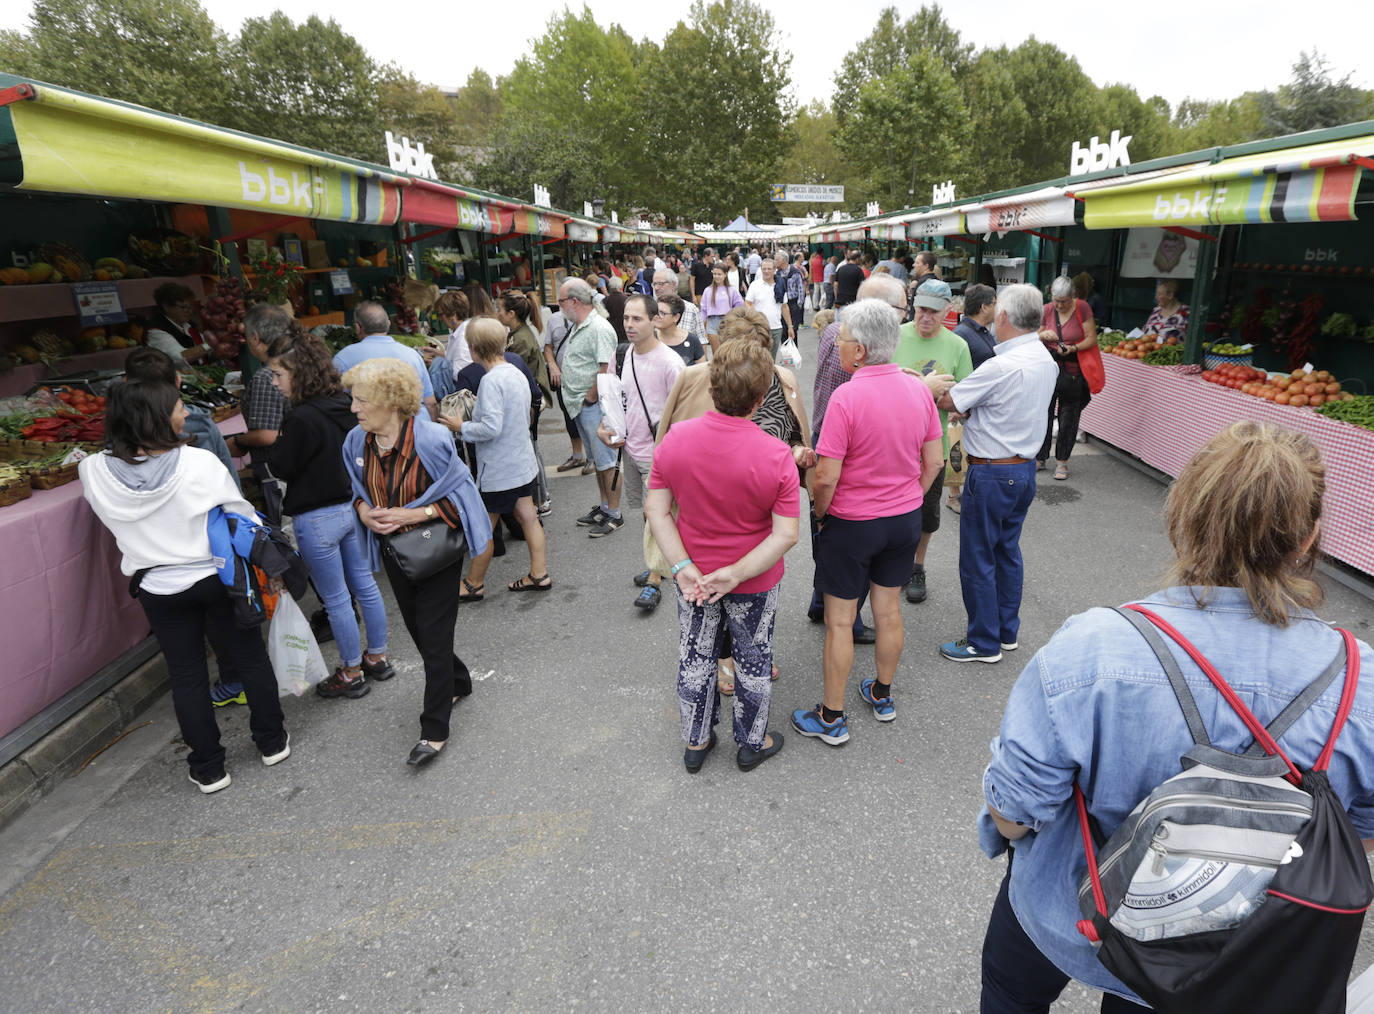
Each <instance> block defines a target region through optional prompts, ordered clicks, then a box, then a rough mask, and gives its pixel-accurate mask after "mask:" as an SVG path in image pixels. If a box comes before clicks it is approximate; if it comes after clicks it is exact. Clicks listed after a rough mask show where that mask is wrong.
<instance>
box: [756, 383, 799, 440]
mask: <svg viewBox="0 0 1374 1014" xmlns="http://www.w3.org/2000/svg"><path fill="white" fill-rule="evenodd" d="M754 422H755V423H757V424H758V427H759V429H761V430H763V432H765V433H767V434H768V435H769V436H770V437H777V438H778V439H779V440H781V441H782V442H783V443H784V444H786V445H787V446H788V447H800V446H802V444H803V443H804V441H803V440H802V432H801V424H800V423H799V422H797V416H796V413H794V412H793V411H792V409H791V408H790V407H789V406H788V404H787V393H786V392H785V391H784V390H783V389H782V382H781V381H780V380H778V375H777V373H776V372H775V373H774V374H773V380H772V382H771V383H770V384H769V385H768V393H767V394H765V395H764V396H763V404H762V405H760V406H759V410H758V411H757V412H755V413H754Z"/></svg>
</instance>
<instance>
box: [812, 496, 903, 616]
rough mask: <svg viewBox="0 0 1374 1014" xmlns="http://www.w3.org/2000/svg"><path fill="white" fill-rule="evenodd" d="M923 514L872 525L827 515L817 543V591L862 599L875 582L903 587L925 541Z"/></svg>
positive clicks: (898, 517)
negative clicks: (922, 527) (917, 544)
mask: <svg viewBox="0 0 1374 1014" xmlns="http://www.w3.org/2000/svg"><path fill="white" fill-rule="evenodd" d="M920 513H921V512H920V510H919V509H917V510H914V511H908V512H907V513H905V514H898V515H896V516H895V517H890V518H873V519H872V520H871V521H847V520H845V519H844V518H837V517H833V516H830V517H827V518H826V519H825V525H824V527H822V528H821V534H820V536H819V538H818V539H817V541H816V589H817V590H818V591H820V592H821V593H822V594H825V595H834V596H835V597H836V598H841V599H857V598H859V596H861V595H862V594H863V593H864V591H865V590H867V588H868V585H869V583H870V582H872V583H873V584H876V585H878V586H879V587H881V588H900V587H901V586H902V585H904V584H906V582H907V581H908V580H909V579H910V577H911V565H912V562H913V561H914V560H915V559H916V543H917V542H918V541H919V540H920V537H921V518H920Z"/></svg>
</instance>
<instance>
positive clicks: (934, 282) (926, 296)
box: [912, 278, 953, 310]
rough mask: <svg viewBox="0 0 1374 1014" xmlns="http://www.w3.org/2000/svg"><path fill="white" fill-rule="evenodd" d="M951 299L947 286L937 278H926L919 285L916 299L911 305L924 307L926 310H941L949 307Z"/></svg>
mask: <svg viewBox="0 0 1374 1014" xmlns="http://www.w3.org/2000/svg"><path fill="white" fill-rule="evenodd" d="M951 298H953V297H952V296H951V295H950V292H949V286H948V285H946V284H945V283H944V282H942V281H940V279H938V278H928V279H926V280H925V281H924V282H922V283H921V287H920V288H918V289H917V290H916V298H915V299H913V300H912V303H913V304H914V305H916V306H924V307H925V308H926V309H927V310H943V309H944V308H945V307H947V306H948V305H949V301H950V299H951Z"/></svg>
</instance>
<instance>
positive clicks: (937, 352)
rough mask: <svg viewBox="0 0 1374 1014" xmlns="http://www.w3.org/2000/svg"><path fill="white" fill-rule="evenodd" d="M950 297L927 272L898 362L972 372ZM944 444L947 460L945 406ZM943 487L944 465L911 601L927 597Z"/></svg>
mask: <svg viewBox="0 0 1374 1014" xmlns="http://www.w3.org/2000/svg"><path fill="white" fill-rule="evenodd" d="M898 284H899V285H900V284H901V283H898ZM949 301H950V292H949V286H948V285H946V284H945V283H944V282H942V281H940V279H938V278H928V279H926V281H924V282H922V283H921V286H920V287H919V288H918V289H917V290H916V294H915V296H914V297H913V303H914V304H915V305H914V308H913V309H914V313H915V319H914V320H913V321H911V322H910V323H907V324H903V325H902V332H901V339H900V340H899V341H898V343H897V352H896V354H895V355H894V356H893V358H892V361H893V362H895V363H897V364H898V365H900V366H904V367H906V368H907V369H909V370H915V371H916V372H917V373H921V374H925V375H930V374H948V375H952V376H953V377H954V380H955V382H956V383H957V382H958V381H960V380H963V379H964V378H965V377H967V376H968V375H969V374H970V373H972V372H973V360H972V359H971V358H970V356H969V350H968V342H966V341H964V339H962V338H960V337H959V336H958V335H957V334H955V333H954V332H953V331H951V330H949V328H947V327H945V326H944V325H943V324H942V323H941V320H942V318H943V317H944V315H945V310H946V309H948V308H949ZM940 447H941V450H942V452H943V454H944V460H945V464H946V465H948V464H949V413H948V412H946V411H944V410H943V409H942V410H941V411H940ZM944 488H945V470H944V469H943V468H942V469H940V474H939V475H937V476H936V477H935V482H934V483H933V484H932V485H931V487H930V490H929V491H928V492H927V493H926V497H925V500H924V501H923V502H922V504H921V540H920V541H919V542H918V543H917V544H916V559H915V563H914V565H913V566H912V570H911V581H910V582H909V583H908V584H907V587H906V600H907V601H908V602H924V601H925V599H926V550H927V549H929V548H930V537H931V536H932V535H934V534H935V533H936V532H937V531H939V529H940V494H941V492H942V491H943V490H944Z"/></svg>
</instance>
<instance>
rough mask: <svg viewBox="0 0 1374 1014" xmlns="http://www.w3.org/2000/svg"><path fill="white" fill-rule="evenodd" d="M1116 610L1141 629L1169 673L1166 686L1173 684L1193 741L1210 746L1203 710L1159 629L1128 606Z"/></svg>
mask: <svg viewBox="0 0 1374 1014" xmlns="http://www.w3.org/2000/svg"><path fill="white" fill-rule="evenodd" d="M1115 611H1116V612H1117V613H1118V614H1119V615H1121V616H1123V617H1125V619H1126V622H1128V623H1129V624H1130V625H1131V626H1133V627H1135V629H1136V630H1138V631H1140V635H1141V636H1142V637H1144V638H1145V640H1146V642H1147V643H1148V644H1149V645H1150V648H1151V649H1152V650H1153V651H1154V653H1155V657H1156V658H1158V659H1159V664H1160V665H1162V666H1163V667H1164V674H1165V675H1166V676H1168V677H1169V686H1171V687H1173V689H1174V696H1175V697H1177V698H1178V706H1179V707H1180V708H1182V709H1183V720H1184V721H1186V722H1187V723H1188V732H1189V733H1190V734H1191V735H1192V737H1193V742H1194V743H1195V744H1197V745H1198V746H1211V745H1212V740H1211V738H1210V737H1209V736H1208V735H1207V727H1206V726H1205V725H1203V723H1202V712H1200V711H1199V710H1198V706H1197V700H1196V699H1195V698H1194V697H1193V691H1192V690H1190V689H1189V687H1188V681H1187V680H1185V679H1184V678H1183V670H1182V669H1180V668H1179V667H1178V663H1177V662H1176V661H1174V655H1173V652H1171V651H1170V650H1169V646H1168V645H1167V644H1165V643H1164V638H1162V637H1160V636H1159V632H1158V631H1157V630H1155V628H1154V627H1153V626H1151V625H1150V621H1149V620H1147V619H1145V617H1144V616H1142V615H1141V614H1140V612H1139V611H1137V610H1135V609H1134V608H1132V607H1131V606H1127V607H1126V608H1125V609H1121V608H1116V609H1115Z"/></svg>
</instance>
